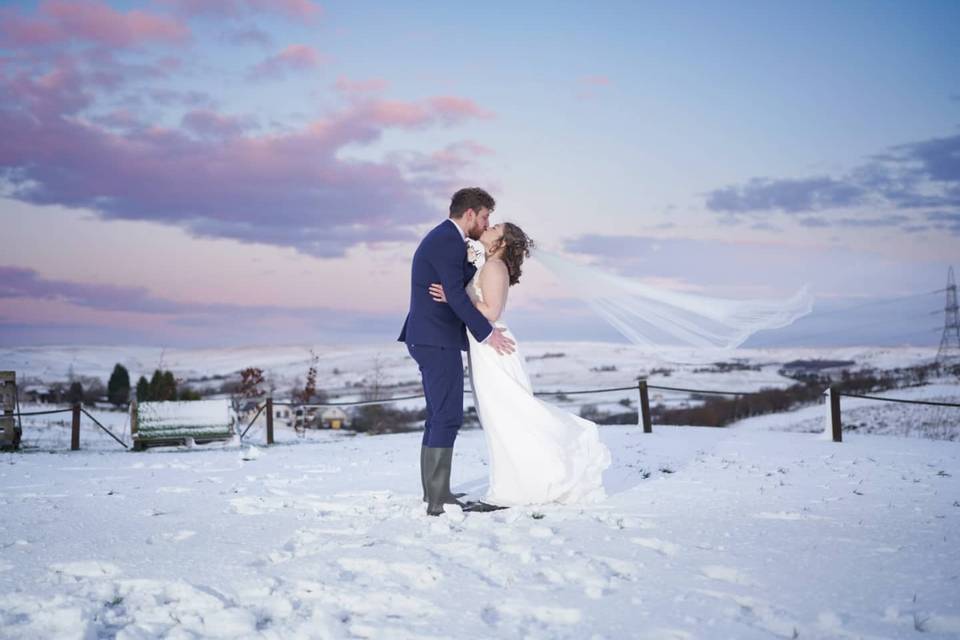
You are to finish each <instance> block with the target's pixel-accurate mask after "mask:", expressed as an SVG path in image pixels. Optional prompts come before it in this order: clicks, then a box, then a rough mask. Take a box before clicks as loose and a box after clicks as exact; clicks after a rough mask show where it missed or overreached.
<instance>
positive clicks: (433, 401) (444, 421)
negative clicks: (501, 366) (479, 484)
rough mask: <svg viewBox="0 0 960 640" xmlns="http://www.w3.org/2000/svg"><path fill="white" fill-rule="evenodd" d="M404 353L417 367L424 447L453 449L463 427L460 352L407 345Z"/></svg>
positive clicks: (461, 362) (450, 348)
mask: <svg viewBox="0 0 960 640" xmlns="http://www.w3.org/2000/svg"><path fill="white" fill-rule="evenodd" d="M407 350H408V351H409V352H410V355H411V356H412V357H413V359H414V360H416V362H417V365H419V367H420V379H421V380H422V381H423V393H424V395H425V396H426V398H427V420H426V423H425V424H424V428H423V446H425V447H443V448H447V447H452V446H453V443H454V442H455V441H456V439H457V432H458V431H459V430H460V426H461V425H463V356H462V355H461V353H460V349H458V348H454V347H437V346H433V345H422V344H408V345H407Z"/></svg>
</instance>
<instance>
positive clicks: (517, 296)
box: [0, 0, 960, 345]
mask: <svg viewBox="0 0 960 640" xmlns="http://www.w3.org/2000/svg"><path fill="white" fill-rule="evenodd" d="M0 11H2V12H3V13H2V14H0V82H2V85H3V86H2V90H3V92H4V93H5V94H6V95H8V96H10V99H9V100H8V101H7V105H6V106H5V107H3V108H0V132H2V133H4V134H5V139H6V140H7V141H8V142H7V143H5V144H4V147H5V148H0V194H2V195H0V223H2V224H4V227H5V228H7V229H10V230H11V231H10V232H9V235H10V239H9V241H8V246H10V249H8V250H7V252H6V254H5V256H4V257H3V258H0V276H3V281H5V282H6V283H7V285H6V286H5V287H4V288H2V289H0V340H3V341H4V342H5V343H17V344H41V343H50V342H58V343H69V342H112V343H116V342H136V343H147V344H182V345H220V344H248V343H257V344H263V343H269V342H334V341H339V340H351V341H378V340H389V339H391V338H392V337H393V334H394V333H396V332H397V331H398V330H399V326H400V324H402V319H403V315H404V313H405V310H406V309H405V308H406V298H407V295H408V292H407V289H406V288H407V286H408V284H407V264H408V262H409V258H410V256H411V255H412V251H413V249H414V247H415V244H416V240H417V238H418V237H419V236H420V235H421V234H422V233H423V232H424V231H425V230H426V229H428V228H429V227H430V225H431V224H434V223H436V222H437V221H439V220H440V219H442V218H443V217H444V209H445V205H446V201H447V199H448V198H449V194H450V193H452V191H453V190H454V189H455V188H457V187H458V186H464V185H474V184H476V185H481V186H485V187H487V188H488V189H489V190H490V191H491V192H492V193H493V194H494V196H495V197H496V198H497V200H498V207H497V211H496V214H495V217H494V221H497V220H498V219H499V220H511V221H514V222H516V223H518V224H520V225H521V226H523V227H524V228H525V230H527V231H528V233H530V234H531V235H532V236H533V237H534V238H535V239H536V240H537V241H538V242H539V243H540V244H541V245H542V246H544V247H548V248H551V249H554V250H562V251H565V252H567V253H568V254H569V255H570V256H571V257H573V258H575V259H578V260H583V261H585V262H591V263H594V264H598V265H600V266H603V267H604V268H607V269H610V270H612V271H616V272H619V273H621V274H623V275H628V276H630V277H635V278H638V279H641V280H643V281H645V282H648V283H653V284H658V285H661V286H667V287H673V288H677V289H680V290H685V291H699V292H702V293H705V294H709V295H714V296H724V297H763V296H771V297H784V296H787V295H789V294H791V293H793V292H794V291H795V290H796V289H797V288H799V287H800V286H802V285H803V284H805V283H809V284H810V285H811V288H812V290H813V293H814V294H815V295H816V296H817V299H818V303H817V310H818V311H823V310H835V309H837V308H843V307H846V306H850V305H858V304H860V303H862V302H864V301H865V300H875V299H886V298H899V297H904V296H914V297H913V298H909V299H907V300H904V301H903V302H902V303H897V305H893V306H892V307H884V306H881V307H879V309H884V310H889V320H890V321H889V324H886V323H884V322H880V323H879V324H873V325H871V326H876V327H878V328H877V329H876V332H875V333H871V334H870V340H871V341H873V342H879V343H884V342H892V343H896V344H898V343H901V342H904V341H907V342H912V343H915V344H936V342H937V340H938V338H939V336H938V335H936V334H935V332H932V331H931V327H933V328H935V326H936V324H937V323H938V322H940V323H942V317H940V318H939V319H938V318H937V317H935V316H932V315H931V316H930V317H929V319H927V320H924V321H923V322H922V323H921V322H920V320H919V317H920V315H921V313H926V312H928V311H935V310H936V309H937V308H942V306H943V300H942V293H940V294H936V293H933V292H934V291H935V290H937V289H939V288H941V287H943V286H944V283H945V279H946V270H947V267H948V266H949V265H950V264H955V263H956V256H957V250H956V248H957V247H958V246H960V244H958V238H960V129H958V125H960V5H958V4H957V3H953V2H911V3H906V2H901V3H892V2H843V3H827V2H806V3H793V4H790V3H768V2H755V3H752V2H739V3H720V2H710V3H685V4H682V5H681V4H678V3H652V2H644V3H638V2H624V3H616V2H605V3H597V4H588V3H573V2H542V3H535V2H531V3H520V5H519V6H517V5H516V4H514V3H482V4H479V3H478V4H472V5H458V4H456V3H440V2H436V3H416V4H415V5H409V4H407V5H402V4H399V3H374V2H329V3H312V2H309V1H308V0H280V1H277V2H264V1H261V0H209V1H207V2H199V1H198V0H162V1H158V2H152V3H147V2H113V3H106V2H99V1H98V2H87V3H72V2H67V1H63V0H48V1H46V2H39V3H38V2H13V3H6V4H5V5H4V6H3V8H2V9H0ZM923 292H930V295H929V296H928V297H923V296H920V297H917V296H915V294H917V293H923ZM898 305H899V306H898ZM858 308H859V309H861V310H859V311H857V312H855V313H854V312H851V314H850V315H849V316H843V315H840V314H835V313H834V314H830V315H828V316H823V318H822V319H820V320H817V319H816V318H811V319H808V320H807V321H806V323H804V321H801V323H804V324H809V323H811V322H813V324H815V325H816V328H817V331H814V333H816V332H819V333H821V337H819V338H817V340H816V341H817V342H819V343H822V344H845V343H851V341H853V342H856V341H857V340H860V339H862V338H863V335H864V331H863V325H865V324H866V323H870V322H874V323H875V321H876V317H875V316H876V313H877V312H876V311H875V309H876V308H873V307H858ZM863 309H866V311H864V310H863ZM509 313H510V317H511V318H512V319H513V322H514V324H515V329H516V330H517V331H518V333H519V335H520V336H521V337H522V338H526V339H531V338H536V337H543V338H545V339H580V338H584V339H587V338H597V339H615V338H616V335H615V334H613V333H612V331H611V330H610V329H609V328H607V327H605V326H603V325H602V322H601V321H600V320H599V319H597V318H593V317H592V316H591V315H590V312H589V311H588V310H586V308H585V307H583V306H582V305H578V303H577V301H576V300H573V299H571V297H570V292H569V291H567V290H565V288H564V287H563V286H562V283H558V282H557V281H556V280H555V279H554V278H552V276H551V275H550V274H549V273H547V272H546V271H545V270H543V269H542V268H540V267H539V266H538V265H536V264H531V265H530V268H529V269H528V271H527V272H526V275H525V279H524V281H523V282H522V283H521V285H519V286H518V287H517V288H516V289H515V290H514V291H512V292H511V309H510V312H509ZM928 315H929V314H928ZM882 319H883V318H881V320H882ZM931 323H932V324H931ZM920 324H923V326H922V330H921V327H920ZM821 325H822V326H821ZM804 330H805V331H806V333H808V334H809V333H811V331H810V330H809V328H806V329H805V327H804V326H803V325H802V324H800V323H798V326H797V327H794V328H793V329H792V330H791V329H787V330H783V331H781V332H778V333H777V334H776V335H771V336H763V337H762V338H763V340H765V341H768V342H771V343H778V342H784V343H788V342H789V341H790V339H791V338H790V336H791V331H793V332H794V334H795V335H796V336H799V335H801V334H802V333H803V331H804ZM911 332H912V335H907V334H910V333H911ZM905 335H906V337H904V336H905ZM758 340H759V337H758ZM748 344H749V343H748Z"/></svg>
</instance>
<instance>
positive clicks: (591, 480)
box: [430, 222, 610, 511]
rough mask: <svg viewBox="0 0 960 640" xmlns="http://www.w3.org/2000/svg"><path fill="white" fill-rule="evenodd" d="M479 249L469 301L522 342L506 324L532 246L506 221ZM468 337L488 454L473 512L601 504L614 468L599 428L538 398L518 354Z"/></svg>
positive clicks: (435, 290) (434, 291) (438, 289)
mask: <svg viewBox="0 0 960 640" xmlns="http://www.w3.org/2000/svg"><path fill="white" fill-rule="evenodd" d="M479 244H480V245H481V246H479V247H476V246H474V247H473V249H474V256H473V259H472V260H471V261H472V262H474V264H475V265H476V266H477V268H478V270H477V272H476V274H475V275H474V276H473V278H472V279H471V280H470V282H469V283H468V284H467V295H469V296H470V300H471V301H472V302H473V304H474V306H476V308H477V309H478V310H479V311H480V312H481V313H482V314H483V315H484V316H485V317H486V318H487V319H488V320H490V322H491V323H493V324H494V325H495V326H497V327H500V328H502V329H504V331H505V333H506V335H507V336H508V337H509V338H511V339H512V340H514V342H516V338H515V337H514V336H513V334H512V333H510V331H509V329H508V328H507V325H506V324H504V323H503V322H502V321H501V319H500V318H501V316H502V315H503V311H504V309H505V308H506V305H507V292H508V290H509V288H510V287H511V286H513V285H515V284H517V283H518V282H519V281H520V269H521V266H522V265H523V259H524V257H526V256H529V255H530V249H531V247H532V246H533V242H532V240H530V238H528V237H527V235H526V234H525V233H524V232H523V230H522V229H520V227H518V226H516V225H515V224H511V223H509V222H504V223H500V224H497V225H494V226H493V227H490V228H488V229H487V230H486V231H484V232H483V234H482V235H481V236H480V241H479ZM430 294H431V296H433V298H434V300H436V301H437V302H446V296H445V295H444V291H443V287H442V285H440V284H433V285H431V286H430ZM467 335H468V338H469V343H470V351H469V367H470V383H471V385H472V387H473V398H474V405H475V407H476V409H477V414H478V416H479V418H480V425H481V427H483V431H484V434H485V435H486V439H487V447H488V449H489V455H490V485H489V490H488V492H487V495H486V497H485V498H484V499H483V501H482V502H480V503H477V504H475V505H473V506H471V507H468V508H467V510H470V511H490V510H494V509H498V508H502V507H506V506H515V505H526V504H544V503H551V502H556V503H563V504H570V503H577V502H594V501H597V500H602V499H603V498H604V497H605V495H606V494H605V492H604V489H603V481H602V477H601V476H602V473H603V471H604V469H606V468H607V467H608V466H609V465H610V451H609V449H607V447H606V446H605V445H604V444H603V443H602V442H600V438H599V434H598V433H597V425H596V424H594V423H593V422H590V421H589V420H584V419H583V418H580V417H579V416H576V415H574V414H571V413H568V412H566V411H563V410H562V409H559V408H557V407H554V406H552V405H550V404H548V403H546V402H543V401H542V400H540V399H538V398H536V397H535V396H534V395H533V388H532V386H531V385H530V376H529V375H527V370H526V367H525V365H524V360H523V356H522V355H521V353H520V350H519V348H518V349H517V350H516V351H514V352H513V353H512V354H509V355H500V354H498V353H497V352H496V351H494V349H493V348H492V347H490V346H488V345H485V344H481V343H478V342H477V341H476V340H475V339H474V337H473V335H472V334H470V332H467Z"/></svg>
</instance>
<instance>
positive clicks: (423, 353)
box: [398, 187, 514, 516]
mask: <svg viewBox="0 0 960 640" xmlns="http://www.w3.org/2000/svg"><path fill="white" fill-rule="evenodd" d="M494 206H496V203H495V202H494V200H493V198H492V197H491V196H490V194H489V193H487V192H486V191H484V190H483V189H480V188H479V187H471V188H467V189H460V190H459V191H457V192H456V193H455V194H453V199H452V200H451V201H450V218H449V219H447V220H444V221H443V222H441V223H440V224H439V225H437V226H436V227H434V228H433V230H432V231H430V233H428V234H427V235H426V236H425V237H424V238H423V240H421V241H420V246H419V247H417V251H416V253H414V254H413V269H412V277H411V290H410V311H409V313H408V314H407V319H406V321H405V322H404V323H403V329H402V330H401V331H400V338H399V339H398V340H399V341H400V342H404V343H406V345H407V351H409V352H410V355H411V356H412V357H413V359H414V360H416V361H417V364H418V365H419V366H420V377H421V380H422V381H423V392H424V394H425V395H426V399H427V420H426V423H425V425H424V430H423V444H422V446H421V448H420V479H421V482H422V483H423V494H424V501H426V503H427V514H428V515H431V516H438V515H440V514H442V513H443V505H444V504H459V505H460V506H463V504H462V503H461V502H459V501H458V500H457V498H458V497H460V496H456V495H454V494H453V493H452V492H451V491H450V467H451V465H452V462H453V443H454V441H455V440H456V438H457V432H458V431H459V429H460V425H462V424H463V357H462V355H461V354H460V352H461V351H466V350H467V333H466V329H469V330H470V333H472V334H473V337H474V338H476V339H477V341H478V342H485V343H486V344H488V345H490V346H491V347H493V348H494V349H495V350H496V351H497V353H499V354H501V355H503V354H507V353H512V352H513V347H514V342H513V341H512V340H511V339H510V338H507V337H506V336H504V335H503V330H502V329H498V328H496V327H493V326H492V325H491V324H490V321H489V320H487V319H486V318H485V317H483V314H481V313H480V312H479V311H477V309H476V307H474V306H473V303H472V302H470V298H469V297H467V292H466V288H465V287H466V285H467V283H468V282H470V278H472V277H473V274H474V273H475V272H476V268H474V266H473V265H471V264H470V263H469V262H468V261H467V250H466V245H465V243H466V240H467V238H471V239H473V240H479V239H480V234H482V233H483V232H484V231H486V229H487V227H488V226H489V220H490V212H491V211H493V208H494ZM434 282H439V283H441V284H442V285H443V290H444V292H445V293H446V296H447V304H437V303H436V302H435V301H434V300H433V298H432V297H431V296H430V293H429V287H430V284H431V283H434Z"/></svg>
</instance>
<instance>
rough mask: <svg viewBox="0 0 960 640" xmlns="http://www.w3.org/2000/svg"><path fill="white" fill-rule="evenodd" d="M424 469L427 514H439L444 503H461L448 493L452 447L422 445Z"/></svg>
mask: <svg viewBox="0 0 960 640" xmlns="http://www.w3.org/2000/svg"><path fill="white" fill-rule="evenodd" d="M424 449H425V451H424V453H423V457H424V463H425V464H424V468H425V469H426V489H427V515H429V516H439V515H441V514H442V513H443V505H444V504H457V505H460V506H461V507H463V506H464V505H463V503H462V502H460V501H459V500H457V499H456V498H454V497H453V495H452V494H451V493H450V468H451V466H452V464H453V447H449V448H441V447H424Z"/></svg>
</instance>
